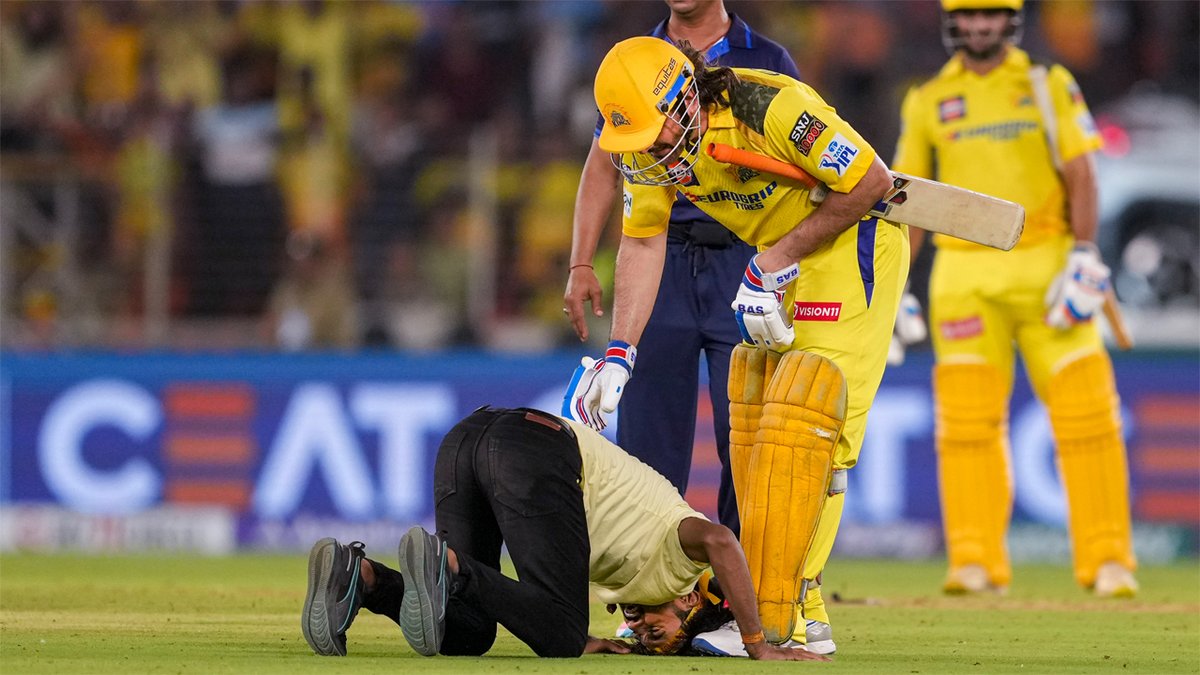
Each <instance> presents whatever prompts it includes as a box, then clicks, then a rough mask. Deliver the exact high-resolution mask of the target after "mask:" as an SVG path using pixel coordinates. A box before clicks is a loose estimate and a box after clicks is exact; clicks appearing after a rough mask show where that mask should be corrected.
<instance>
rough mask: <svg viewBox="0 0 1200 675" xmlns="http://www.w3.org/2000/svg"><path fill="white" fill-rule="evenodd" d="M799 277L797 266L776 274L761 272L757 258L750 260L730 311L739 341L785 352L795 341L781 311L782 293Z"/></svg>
mask: <svg viewBox="0 0 1200 675" xmlns="http://www.w3.org/2000/svg"><path fill="white" fill-rule="evenodd" d="M799 276H800V266H799V265H797V264H796V263H792V264H791V265H788V266H787V267H785V268H783V269H781V270H779V271H776V272H764V271H763V270H762V269H760V268H759V266H758V256H757V255H756V256H754V257H753V258H751V259H750V264H749V265H746V273H745V274H744V275H742V284H741V285H740V286H738V292H737V297H735V298H734V299H733V303H731V304H730V307H732V308H733V312H734V317H735V318H736V319H737V324H738V329H739V330H740V331H741V332H742V340H745V341H746V342H748V343H750V344H752V345H754V346H755V347H760V348H762V349H771V350H774V351H780V352H781V351H786V350H787V348H788V347H790V346H792V341H793V340H795V339H796V331H795V330H794V329H793V328H792V322H791V321H790V320H789V318H790V317H788V316H786V315H785V314H784V311H783V293H784V291H785V290H786V289H787V287H788V285H790V284H791V283H792V282H793V281H795V280H796V279H797V278H798V277H799Z"/></svg>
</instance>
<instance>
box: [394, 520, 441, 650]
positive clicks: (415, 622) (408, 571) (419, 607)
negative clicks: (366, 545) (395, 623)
mask: <svg viewBox="0 0 1200 675" xmlns="http://www.w3.org/2000/svg"><path fill="white" fill-rule="evenodd" d="M428 543H429V538H428V535H426V534H425V531H424V530H422V529H421V528H420V527H413V528H412V529H410V530H409V531H408V532H407V533H405V535H404V536H403V537H401V538H400V574H402V575H404V600H403V602H402V604H401V606H400V630H401V632H403V633H404V639H405V640H408V644H409V646H411V647H412V648H413V649H414V650H416V652H417V653H418V654H421V655H422V656H433V655H434V654H437V653H438V649H440V648H441V646H442V632H443V630H444V628H445V626H444V624H442V623H441V622H439V621H438V620H437V617H435V616H434V612H435V609H434V601H433V597H432V596H430V591H431V590H434V589H435V588H436V586H437V580H436V579H434V580H433V581H434V583H433V584H429V583H427V581H428V579H429V576H428V575H429V574H430V573H433V574H437V570H428V569H426V566H425V561H426V558H427V554H426V547H427V546H428ZM418 580H419V581H418ZM414 582H417V583H414ZM431 586H432V587H433V588H431Z"/></svg>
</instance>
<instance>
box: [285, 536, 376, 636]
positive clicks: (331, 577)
mask: <svg viewBox="0 0 1200 675" xmlns="http://www.w3.org/2000/svg"><path fill="white" fill-rule="evenodd" d="M365 557H366V551H364V550H363V544H362V542H361V541H356V542H352V543H351V544H350V545H349V546H347V545H345V544H339V543H338V542H337V540H336V539H334V538H332V537H326V538H324V539H322V540H320V541H318V542H317V543H315V544H313V547H312V551H311V552H310V553H309V554H308V593H307V594H306V595H305V596H304V612H303V614H301V615H300V630H301V631H303V632H304V640H305V641H306V642H308V646H309V647H312V650H313V651H314V652H316V653H317V654H320V655H321V656H345V655H346V630H347V629H348V628H350V624H351V623H353V621H354V616H355V615H356V614H358V610H359V608H360V607H362V601H363V595H364V594H365V590H364V589H363V581H362V577H361V576H360V570H361V567H360V563H361V561H362V559H363V558H365Z"/></svg>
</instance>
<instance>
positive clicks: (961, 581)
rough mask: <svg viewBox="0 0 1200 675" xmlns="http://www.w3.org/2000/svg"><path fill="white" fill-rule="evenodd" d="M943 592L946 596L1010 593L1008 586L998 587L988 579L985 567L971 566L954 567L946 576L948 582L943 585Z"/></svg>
mask: <svg viewBox="0 0 1200 675" xmlns="http://www.w3.org/2000/svg"><path fill="white" fill-rule="evenodd" d="M942 592H943V593H945V594H946V595H968V594H972V593H994V594H996V595H1004V594H1006V593H1008V587H1007V586H998V585H996V584H993V583H992V582H991V580H990V579H988V574H987V570H986V569H984V567H983V565H978V564H970V565H963V566H961V567H952V568H950V571H949V572H948V573H947V574H946V582H945V583H943V584H942Z"/></svg>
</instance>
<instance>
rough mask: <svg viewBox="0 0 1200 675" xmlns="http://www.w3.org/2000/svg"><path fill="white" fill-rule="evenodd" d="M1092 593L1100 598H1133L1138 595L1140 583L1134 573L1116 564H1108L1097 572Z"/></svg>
mask: <svg viewBox="0 0 1200 675" xmlns="http://www.w3.org/2000/svg"><path fill="white" fill-rule="evenodd" d="M1092 592H1093V593H1095V594H1096V597H1098V598H1132V597H1133V596H1135V595H1137V592H1138V582H1137V580H1136V579H1134V578H1133V572H1130V571H1129V570H1127V569H1125V568H1124V567H1122V566H1121V565H1120V564H1118V563H1115V562H1106V563H1104V564H1103V565H1101V566H1100V569H1099V570H1098V571H1097V572H1096V583H1095V585H1093V586H1092Z"/></svg>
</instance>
